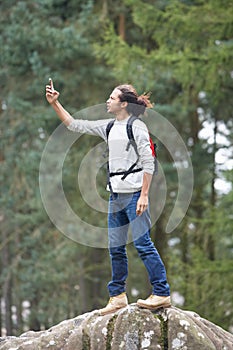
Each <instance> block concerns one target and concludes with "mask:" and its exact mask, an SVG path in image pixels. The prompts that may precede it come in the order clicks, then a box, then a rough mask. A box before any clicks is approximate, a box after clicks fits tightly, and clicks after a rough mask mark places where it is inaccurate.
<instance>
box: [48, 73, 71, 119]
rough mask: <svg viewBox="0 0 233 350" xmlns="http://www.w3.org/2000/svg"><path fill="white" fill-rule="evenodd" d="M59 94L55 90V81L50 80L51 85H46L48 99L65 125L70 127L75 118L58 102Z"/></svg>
mask: <svg viewBox="0 0 233 350" xmlns="http://www.w3.org/2000/svg"><path fill="white" fill-rule="evenodd" d="M59 95H60V94H59V92H58V91H57V90H55V89H54V86H53V81H52V79H51V78H50V79H49V85H46V99H47V101H48V103H49V104H50V105H51V106H52V107H53V109H54V111H55V112H56V114H57V115H58V117H59V118H60V119H61V121H62V122H63V123H64V124H65V125H70V124H71V122H72V121H73V120H74V118H73V117H72V116H71V115H70V114H69V112H67V111H66V110H65V108H64V107H63V106H62V105H61V103H60V102H59V101H58V97H59Z"/></svg>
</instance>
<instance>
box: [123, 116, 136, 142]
mask: <svg viewBox="0 0 233 350" xmlns="http://www.w3.org/2000/svg"><path fill="white" fill-rule="evenodd" d="M136 119H138V118H137V117H135V116H133V115H131V117H130V118H129V120H128V122H127V126H126V131H127V135H128V139H129V140H130V141H134V142H135V139H134V135H133V122H134V121H135V120H136Z"/></svg>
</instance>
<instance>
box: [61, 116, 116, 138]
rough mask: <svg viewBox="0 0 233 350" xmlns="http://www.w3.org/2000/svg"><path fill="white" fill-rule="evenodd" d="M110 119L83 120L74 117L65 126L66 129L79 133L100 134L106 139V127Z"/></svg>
mask: <svg viewBox="0 0 233 350" xmlns="http://www.w3.org/2000/svg"><path fill="white" fill-rule="evenodd" d="M110 120H111V119H101V120H83V119H75V120H74V121H73V122H72V123H71V124H69V125H68V126H67V129H69V130H71V131H74V132H79V133H81V134H89V135H95V136H100V137H102V138H103V139H104V141H106V140H107V139H106V127H107V125H108V123H109V121H110Z"/></svg>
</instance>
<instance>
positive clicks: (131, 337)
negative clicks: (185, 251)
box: [0, 304, 233, 350]
mask: <svg viewBox="0 0 233 350" xmlns="http://www.w3.org/2000/svg"><path fill="white" fill-rule="evenodd" d="M45 349H51V350H199V349H200V350H215V349H217V350H232V349H233V335H232V334H231V333H228V332H226V331H225V330H223V329H222V328H220V327H218V326H216V325H215V324H213V323H211V322H209V321H207V320H205V319H203V318H201V317H200V316H199V315H197V314H196V313H193V312H191V311H183V310H180V309H178V308H176V307H170V308H167V309H160V310H158V311H156V312H151V311H150V310H146V309H140V308H138V307H137V306H136V305H135V304H130V305H129V306H128V307H126V308H124V309H121V310H119V311H117V312H116V313H113V314H109V315H105V316H99V315H98V311H96V310H95V311H92V312H89V313H86V314H83V315H80V316H78V317H75V318H74V319H70V320H66V321H63V322H61V323H59V324H58V325H56V326H53V327H51V328H50V329H48V330H46V331H41V332H33V331H29V332H26V333H24V334H22V335H21V336H19V337H5V338H0V350H45Z"/></svg>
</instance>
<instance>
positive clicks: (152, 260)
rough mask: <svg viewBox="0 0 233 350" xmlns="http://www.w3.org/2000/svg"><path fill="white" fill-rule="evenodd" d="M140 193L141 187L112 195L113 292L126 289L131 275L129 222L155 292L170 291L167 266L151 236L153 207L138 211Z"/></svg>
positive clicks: (111, 255)
mask: <svg viewBox="0 0 233 350" xmlns="http://www.w3.org/2000/svg"><path fill="white" fill-rule="evenodd" d="M140 193H141V192H140V191H139V192H136V193H114V194H113V195H111V196H110V199H109V211H108V238H109V253H110V259H111V267H112V280H111V281H110V282H109V284H108V290H109V295H110V296H116V295H119V294H121V293H123V292H125V290H126V279H127V276H128V259H127V252H126V244H127V239H128V229H129V226H130V227H131V231H132V238H133V243H134V246H135V248H136V249H137V251H138V254H139V256H140V258H141V259H142V261H143V263H144V265H145V267H146V269H147V271H148V275H149V280H150V283H151V285H152V294H155V295H159V296H168V295H170V288H169V285H168V283H167V278H166V270H165V266H164V264H163V262H162V260H161V258H160V255H159V253H158V251H157V249H156V248H155V246H154V243H153V242H152V241H151V238H150V227H151V220H150V213H149V209H147V210H146V211H145V212H144V213H143V214H142V215H141V216H137V215H136V207H137V201H138V199H139V197H140Z"/></svg>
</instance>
